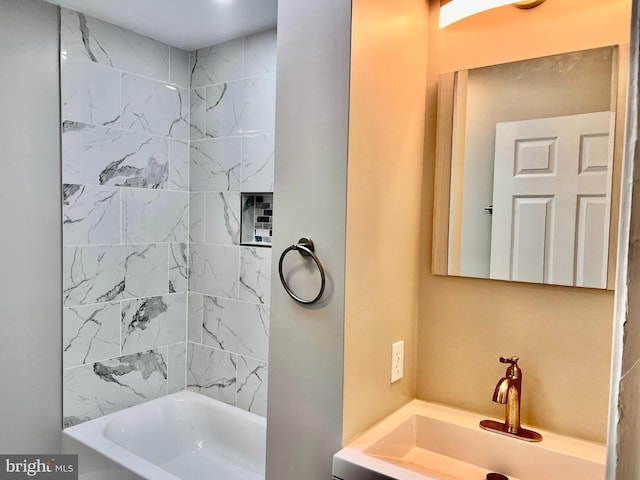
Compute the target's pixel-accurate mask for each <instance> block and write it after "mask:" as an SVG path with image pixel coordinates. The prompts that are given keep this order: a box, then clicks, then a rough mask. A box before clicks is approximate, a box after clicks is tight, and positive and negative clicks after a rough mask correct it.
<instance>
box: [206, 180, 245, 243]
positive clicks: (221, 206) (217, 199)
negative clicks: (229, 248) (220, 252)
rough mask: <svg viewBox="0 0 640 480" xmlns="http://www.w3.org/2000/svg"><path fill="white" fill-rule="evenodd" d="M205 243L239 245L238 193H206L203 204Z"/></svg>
mask: <svg viewBox="0 0 640 480" xmlns="http://www.w3.org/2000/svg"><path fill="white" fill-rule="evenodd" d="M205 212H206V217H205V234H204V240H205V242H206V243H218V244H222V245H238V244H239V243H240V193H239V192H218V193H207V194H206V203H205Z"/></svg>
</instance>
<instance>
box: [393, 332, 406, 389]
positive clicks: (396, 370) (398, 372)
mask: <svg viewBox="0 0 640 480" xmlns="http://www.w3.org/2000/svg"><path fill="white" fill-rule="evenodd" d="M403 371H404V340H400V341H399V342H395V343H392V344H391V383H393V382H397V381H398V380H400V379H401V378H402V376H403Z"/></svg>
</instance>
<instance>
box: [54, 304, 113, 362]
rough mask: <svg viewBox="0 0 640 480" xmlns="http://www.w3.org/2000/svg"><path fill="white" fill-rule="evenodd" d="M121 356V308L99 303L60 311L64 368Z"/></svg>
mask: <svg viewBox="0 0 640 480" xmlns="http://www.w3.org/2000/svg"><path fill="white" fill-rule="evenodd" d="M119 355H120V304H119V303H98V304H95V305H87V306H84V307H71V308H65V309H64V310H63V318H62V361H63V366H64V368H69V367H75V366H78V365H83V364H85V363H91V362H95V361H97V360H104V359H107V358H114V357H117V356H119Z"/></svg>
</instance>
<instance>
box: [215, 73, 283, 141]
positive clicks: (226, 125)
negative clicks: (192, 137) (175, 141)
mask: <svg viewBox="0 0 640 480" xmlns="http://www.w3.org/2000/svg"><path fill="white" fill-rule="evenodd" d="M275 89H276V77H275V75H274V74H270V75H264V76H261V77H253V78H247V79H243V80H237V81H234V82H227V83H221V84H217V85H212V86H210V87H207V93H206V95H207V98H206V105H207V115H206V123H207V125H206V129H207V131H206V134H207V137H213V138H217V137H229V136H232V135H247V134H254V133H263V132H273V131H275V102H274V101H273V99H274V98H275Z"/></svg>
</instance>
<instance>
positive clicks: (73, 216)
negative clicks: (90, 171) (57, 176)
mask: <svg viewBox="0 0 640 480" xmlns="http://www.w3.org/2000/svg"><path fill="white" fill-rule="evenodd" d="M62 234H63V239H64V244H65V245H86V244H96V243H100V244H109V243H120V189H119V188H114V187H98V186H91V185H70V184H64V185H63V186H62Z"/></svg>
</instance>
